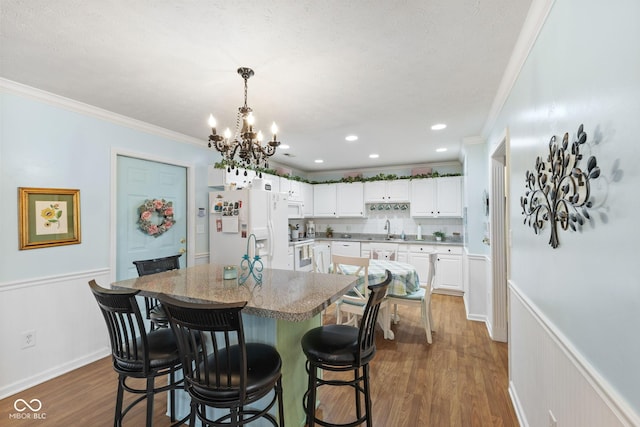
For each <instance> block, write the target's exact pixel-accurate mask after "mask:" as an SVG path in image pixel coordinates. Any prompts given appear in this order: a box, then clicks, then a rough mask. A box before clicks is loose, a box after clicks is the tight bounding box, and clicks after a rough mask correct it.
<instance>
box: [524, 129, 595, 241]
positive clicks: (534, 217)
mask: <svg viewBox="0 0 640 427" xmlns="http://www.w3.org/2000/svg"><path fill="white" fill-rule="evenodd" d="M586 141H587V134H586V133H585V132H584V130H583V125H580V127H579V128H578V132H577V135H576V140H575V141H573V142H572V143H571V145H569V134H568V133H565V134H564V137H563V138H562V144H558V143H557V142H556V137H555V136H552V137H551V140H550V141H549V156H548V157H547V161H546V162H544V161H543V160H542V158H541V157H540V156H538V158H537V159H536V166H535V170H533V171H531V172H530V171H527V173H526V188H527V189H526V192H525V195H524V196H523V197H521V198H520V206H521V207H522V213H523V215H524V216H525V218H524V223H525V224H528V225H529V226H530V227H532V228H533V231H534V232H535V233H536V234H538V233H539V232H540V231H541V230H542V229H543V227H544V224H545V222H549V226H550V228H551V237H550V239H549V244H550V245H551V246H552V247H553V248H557V247H558V245H559V244H560V242H559V240H558V225H560V227H562V229H563V230H566V229H567V228H569V227H570V228H571V229H572V230H573V231H576V229H577V228H578V227H581V226H582V225H583V224H584V223H585V220H588V219H590V218H591V217H590V216H589V208H591V207H592V205H593V202H592V201H590V200H589V196H590V184H589V181H590V180H592V179H596V178H598V177H599V176H600V168H599V167H598V165H597V161H596V158H595V157H594V156H591V157H589V160H588V161H587V170H586V171H584V170H582V169H581V168H580V167H578V165H579V163H580V161H581V160H582V154H580V147H581V146H582V145H583V144H584V143H585V142H586Z"/></svg>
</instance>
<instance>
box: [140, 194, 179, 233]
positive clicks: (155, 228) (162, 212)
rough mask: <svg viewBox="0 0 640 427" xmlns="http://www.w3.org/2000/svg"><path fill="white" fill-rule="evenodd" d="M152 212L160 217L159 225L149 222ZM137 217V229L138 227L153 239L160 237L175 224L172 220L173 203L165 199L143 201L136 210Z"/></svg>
mask: <svg viewBox="0 0 640 427" xmlns="http://www.w3.org/2000/svg"><path fill="white" fill-rule="evenodd" d="M154 212H157V213H158V216H160V217H162V222H161V223H160V224H154V223H152V222H151V218H152V217H153V213H154ZM138 215H139V218H138V227H140V230H142V231H144V232H145V233H146V234H148V235H149V236H153V237H158V236H160V235H161V234H163V233H164V232H165V231H168V230H169V229H170V228H171V227H173V224H175V223H176V221H175V219H174V218H173V202H167V201H166V200H165V199H153V200H145V201H144V203H143V204H142V205H141V206H140V207H139V208H138Z"/></svg>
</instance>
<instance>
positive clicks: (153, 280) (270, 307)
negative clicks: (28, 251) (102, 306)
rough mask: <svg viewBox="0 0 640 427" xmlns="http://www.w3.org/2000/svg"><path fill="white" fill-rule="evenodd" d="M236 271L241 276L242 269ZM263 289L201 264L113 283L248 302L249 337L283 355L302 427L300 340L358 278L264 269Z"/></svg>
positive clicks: (287, 390)
mask: <svg viewBox="0 0 640 427" xmlns="http://www.w3.org/2000/svg"><path fill="white" fill-rule="evenodd" d="M238 273H241V271H240V269H239V268H238ZM262 274H263V278H262V285H255V282H254V281H253V280H252V279H251V278H250V279H249V280H247V282H246V283H245V284H243V285H238V281H237V280H236V279H232V280H223V266H222V265H219V264H202V265H197V266H194V267H188V268H185V269H181V270H173V271H168V272H165V273H158V274H154V275H150V276H142V277H138V278H135V279H129V280H123V281H119V282H116V283H113V284H112V285H111V287H112V288H113V289H123V288H124V289H140V291H141V295H144V296H150V297H157V296H158V295H159V294H166V295H171V296H173V297H175V298H179V299H182V300H186V301H193V302H220V303H227V302H235V301H247V305H246V307H245V308H244V309H243V322H244V329H245V339H246V341H247V342H262V343H265V344H270V345H273V346H275V347H276V348H277V349H278V352H279V353H280V356H281V357H282V387H283V401H284V413H285V422H286V425H287V426H303V425H304V423H305V415H304V411H303V408H302V395H303V394H304V392H305V391H306V387H307V374H306V371H305V361H306V358H305V357H304V354H303V353H302V348H301V347H300V339H301V338H302V336H303V335H304V333H305V332H307V331H308V330H309V329H311V328H314V327H316V326H320V324H321V318H320V313H321V312H322V310H324V309H325V308H327V307H328V306H329V305H331V304H332V303H333V302H335V301H336V300H338V299H339V298H340V296H342V295H343V294H344V293H346V292H347V291H348V290H349V289H351V288H352V287H353V286H354V284H355V281H356V280H357V278H356V277H353V276H345V275H329V274H319V273H304V272H294V271H287V270H272V269H267V268H265V269H264V271H263V272H262ZM178 394H181V398H180V399H178V402H177V410H178V415H179V416H182V414H184V415H186V414H187V413H188V410H189V398H188V396H187V395H186V393H178Z"/></svg>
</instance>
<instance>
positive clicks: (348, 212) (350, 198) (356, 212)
mask: <svg viewBox="0 0 640 427" xmlns="http://www.w3.org/2000/svg"><path fill="white" fill-rule="evenodd" d="M337 200H338V202H337V207H338V217H340V218H348V217H360V218H361V217H364V187H363V183H362V182H350V183H339V184H337Z"/></svg>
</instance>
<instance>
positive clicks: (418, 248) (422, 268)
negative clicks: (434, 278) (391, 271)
mask: <svg viewBox="0 0 640 427" xmlns="http://www.w3.org/2000/svg"><path fill="white" fill-rule="evenodd" d="M434 252H436V248H434V247H433V246H430V245H409V251H408V253H407V262H408V263H409V264H411V265H412V266H413V267H414V268H415V269H416V271H417V272H418V279H419V280H420V286H426V285H427V279H428V278H429V255H430V254H432V253H434Z"/></svg>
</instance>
